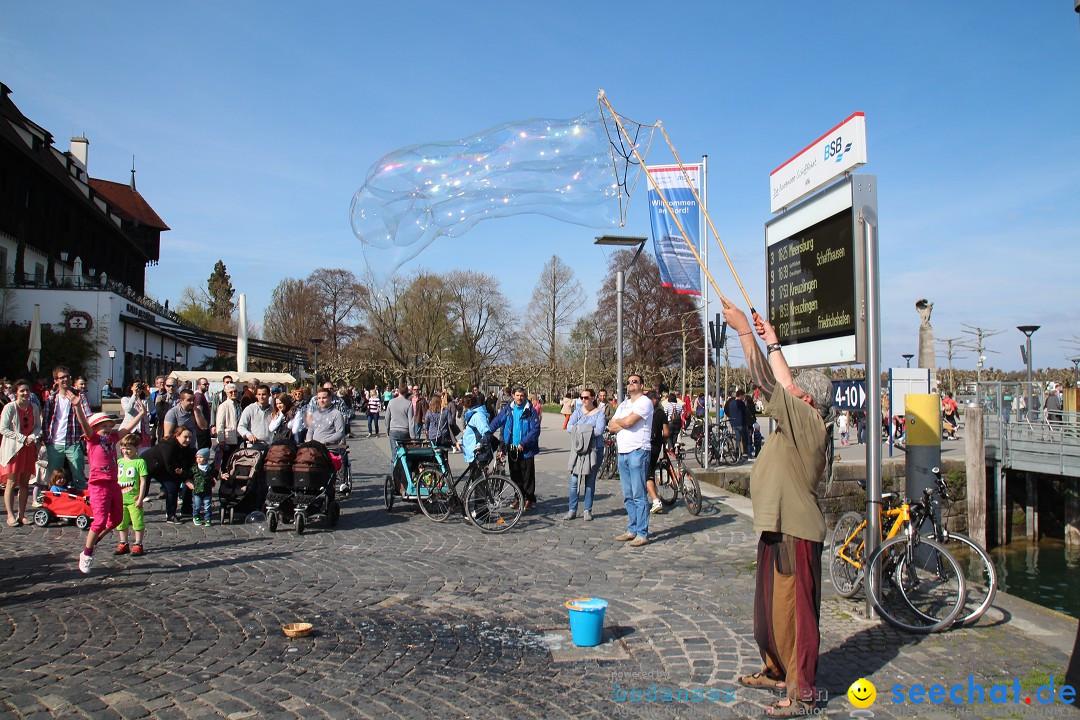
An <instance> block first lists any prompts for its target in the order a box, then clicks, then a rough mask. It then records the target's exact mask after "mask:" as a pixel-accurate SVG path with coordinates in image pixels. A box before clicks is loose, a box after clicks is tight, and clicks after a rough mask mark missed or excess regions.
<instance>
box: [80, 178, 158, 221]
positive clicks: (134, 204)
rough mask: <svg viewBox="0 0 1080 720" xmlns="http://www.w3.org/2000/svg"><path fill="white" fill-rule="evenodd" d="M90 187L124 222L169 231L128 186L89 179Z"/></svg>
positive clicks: (137, 192)
mask: <svg viewBox="0 0 1080 720" xmlns="http://www.w3.org/2000/svg"><path fill="white" fill-rule="evenodd" d="M90 187H91V188H93V190H94V192H95V193H97V194H98V195H100V196H101V197H102V198H103V199H104V200H105V202H107V203H108V204H109V208H110V209H111V210H112V211H113V212H115V213H116V214H117V215H119V216H120V217H122V218H124V219H125V220H138V221H139V222H140V223H141V224H143V225H149V226H150V227H153V228H157V229H159V230H169V229H170V228H169V226H168V225H166V224H165V221H164V220H162V219H161V218H160V217H158V214H157V213H156V212H154V208H152V207H150V203H148V202H146V200H145V199H144V198H143V196H142V195H140V194H139V191H138V190H133V189H132V188H131V186H130V185H124V184H123V183H117V182H112V181H111V180H99V179H98V178H90Z"/></svg>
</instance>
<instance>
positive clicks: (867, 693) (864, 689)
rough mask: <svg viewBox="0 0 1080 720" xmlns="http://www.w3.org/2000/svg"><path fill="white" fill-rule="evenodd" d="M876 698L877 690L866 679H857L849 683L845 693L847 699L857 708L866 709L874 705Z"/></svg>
mask: <svg viewBox="0 0 1080 720" xmlns="http://www.w3.org/2000/svg"><path fill="white" fill-rule="evenodd" d="M876 698H877V688H876V687H874V684H873V683H872V682H870V681H869V680H867V679H866V678H859V679H858V680H856V681H855V682H853V683H851V687H849V688H848V691H847V699H848V700H850V701H851V704H852V705H854V706H855V707H857V708H868V707H870V706H871V705H873V704H874V700H875V699H876Z"/></svg>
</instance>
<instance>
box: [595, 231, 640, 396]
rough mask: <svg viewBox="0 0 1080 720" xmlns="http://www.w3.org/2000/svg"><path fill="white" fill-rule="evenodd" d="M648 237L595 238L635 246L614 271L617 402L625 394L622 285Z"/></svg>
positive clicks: (602, 243)
mask: <svg viewBox="0 0 1080 720" xmlns="http://www.w3.org/2000/svg"><path fill="white" fill-rule="evenodd" d="M648 239H649V238H647V237H640V236H632V235H629V236H628V235H601V236H600V237H598V238H596V244H597V245H612V246H615V247H625V248H630V247H634V246H637V250H636V251H635V252H634V257H632V258H631V259H630V263H629V264H628V265H627V266H626V269H625V270H618V271H616V273H615V357H616V361H615V362H616V374H615V392H616V397H618V398H619V402H622V401H623V397H624V395H625V394H626V387H625V386H624V385H623V319H622V315H623V287H624V286H625V284H626V278H627V276H629V275H630V271H631V270H633V269H634V263H636V262H637V259H638V258H639V257H641V250H642V249H643V248H644V247H645V243H646V242H647V241H648Z"/></svg>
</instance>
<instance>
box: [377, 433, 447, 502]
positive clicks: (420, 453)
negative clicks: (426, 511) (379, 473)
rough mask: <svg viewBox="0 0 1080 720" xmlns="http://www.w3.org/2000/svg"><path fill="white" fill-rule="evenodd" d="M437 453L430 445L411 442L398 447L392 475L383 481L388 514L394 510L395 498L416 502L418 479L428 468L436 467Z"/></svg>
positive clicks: (384, 500) (421, 442)
mask: <svg viewBox="0 0 1080 720" xmlns="http://www.w3.org/2000/svg"><path fill="white" fill-rule="evenodd" d="M436 452H437V450H436V448H434V447H433V446H432V445H430V444H429V443H426V442H423V441H420V440H409V441H406V442H404V443H401V444H400V445H398V448H397V452H396V453H395V457H394V468H393V473H392V474H391V475H387V476H386V478H385V479H384V481H383V504H384V505H385V506H386V510H387V512H390V511H391V510H393V509H394V498H395V497H400V498H401V499H403V500H416V499H417V490H416V479H417V477H418V476H419V475H420V473H421V472H422V471H423V470H424V469H425V468H427V467H434V466H435V465H436V460H435V453H436Z"/></svg>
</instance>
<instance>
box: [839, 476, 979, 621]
mask: <svg viewBox="0 0 1080 720" xmlns="http://www.w3.org/2000/svg"><path fill="white" fill-rule="evenodd" d="M941 485H943V482H940V478H939V488H938V489H933V488H927V489H926V490H924V491H923V498H922V500H921V501H920V502H919V503H918V504H916V505H912V504H911V502H910V501H909V500H908V499H907V498H901V499H900V501H899V506H896V500H897V494H896V493H884V494H883V495H882V503H883V505H882V507H881V509H880V510H879V513H880V514H879V517H880V518H881V527H882V533H883V534H884V536H885V539H884V540H883V541H882V543H881V545H880V546H879V547H878V548H877V549H876V550H875V551H874V552H873V554H871V555H870V557H869V558H866V559H865V560H864V557H865V530H866V527H867V523H866V520H865V519H864V518H863V517H862V516H861V515H859V514H858V513H855V512H850V513H845V514H844V515H843V516H842V517H841V518H840V521H838V522H837V524H836V527H834V528H833V534H832V544H831V546H830V552H831V556H832V558H831V561H830V566H829V569H830V575H831V578H832V582H833V585H834V587H835V588H836V590H837V592H838V593H839V594H840V595H842V596H843V597H851V596H853V595H854V594H855V593H856V592H857V591H858V589H859V587H860V586H861V585H862V584H863V582H864V581H866V587H867V592H868V593H869V595H870V601H871V603H872V604H873V606H874V609H875V610H877V612H878V614H879V615H881V617H882V619H884V620H885V621H886V622H888V623H889V624H890V625H893V626H894V627H898V628H900V629H902V630H906V631H908V632H916V633H929V632H934V631H936V630H941V629H943V628H946V627H949V626H951V625H952V624H953V623H954V622H956V621H957V620H958V619H961V620H962V621H963V620H964V618H966V616H967V613H964V612H963V611H964V608H965V600H966V593H967V583H966V580H965V572H964V570H963V569H962V568H961V566H960V564H959V563H958V562H957V560H956V558H955V557H953V555H952V554H951V553H950V552H949V551H948V550H947V549H946V548H945V547H944V545H942V544H941V543H940V542H938V540H936V539H935V538H934V537H933V535H930V536H924V535H923V534H922V533H921V532H919V531H918V528H919V527H920V526H921V524H922V523H923V521H924V520H926V519H927V518H929V517H933V515H934V513H933V510H934V501H933V496H934V495H935V494H937V493H939V492H940V486H941ZM987 606H988V605H987ZM984 611H985V609H984ZM980 614H981V613H980Z"/></svg>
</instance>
